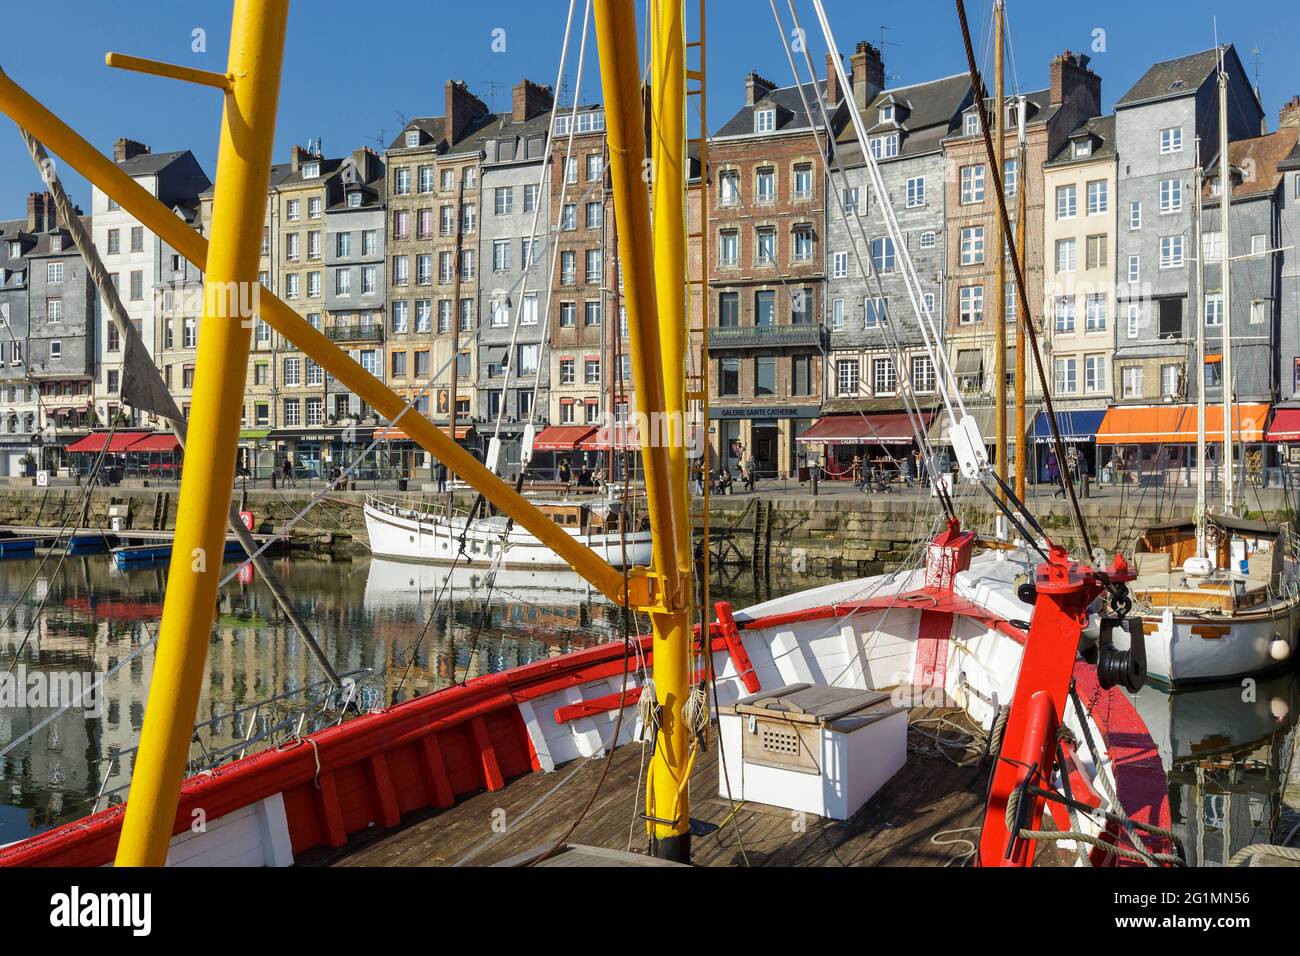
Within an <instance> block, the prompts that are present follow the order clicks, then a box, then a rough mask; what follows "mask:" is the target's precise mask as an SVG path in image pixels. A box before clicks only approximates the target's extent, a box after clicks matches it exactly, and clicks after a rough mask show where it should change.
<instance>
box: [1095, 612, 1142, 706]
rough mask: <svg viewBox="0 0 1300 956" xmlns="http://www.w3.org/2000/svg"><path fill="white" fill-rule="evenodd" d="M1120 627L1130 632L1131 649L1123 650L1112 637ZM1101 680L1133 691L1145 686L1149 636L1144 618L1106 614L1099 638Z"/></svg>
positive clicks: (1098, 650) (1098, 677)
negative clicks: (1108, 615)
mask: <svg viewBox="0 0 1300 956" xmlns="http://www.w3.org/2000/svg"><path fill="white" fill-rule="evenodd" d="M1116 627H1122V628H1125V629H1126V630H1127V631H1128V634H1129V649H1128V650H1126V651H1121V650H1120V649H1119V648H1117V647H1116V646H1115V644H1114V642H1113V640H1112V636H1111V635H1112V634H1113V633H1114V630H1115V628H1116ZM1096 654H1097V657H1096V660H1097V683H1098V684H1100V685H1101V686H1102V687H1103V688H1105V689H1107V690H1109V689H1110V688H1112V687H1123V688H1124V689H1125V690H1127V691H1128V692H1129V693H1131V694H1136V693H1137V692H1138V691H1139V690H1141V689H1142V685H1143V684H1144V683H1146V679H1147V654H1146V636H1145V634H1144V633H1143V631H1142V621H1141V619H1140V618H1130V619H1128V620H1125V619H1124V618H1117V617H1103V618H1102V619H1101V635H1100V637H1099V639H1098V641H1097V651H1096Z"/></svg>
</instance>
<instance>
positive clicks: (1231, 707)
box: [1137, 672, 1300, 866]
mask: <svg viewBox="0 0 1300 956" xmlns="http://www.w3.org/2000/svg"><path fill="white" fill-rule="evenodd" d="M1297 693H1298V691H1297V677H1296V675H1295V673H1294V672H1287V673H1284V674H1279V675H1275V676H1270V677H1263V678H1258V679H1254V680H1245V681H1239V682H1233V683H1228V684H1215V685H1211V686H1207V687H1200V688H1194V689H1191V690H1184V691H1180V692H1179V693H1176V694H1171V693H1168V692H1166V691H1163V690H1159V689H1157V688H1154V687H1145V688H1143V690H1142V692H1141V693H1140V694H1139V695H1138V700H1137V707H1138V712H1139V713H1140V714H1141V715H1142V719H1143V720H1144V721H1145V722H1146V725H1147V727H1148V728H1149V729H1150V731H1151V735H1152V737H1154V738H1155V740H1156V744H1157V745H1158V746H1159V748H1160V760H1161V763H1163V764H1164V768H1165V774H1166V776H1167V777H1168V779H1169V808H1170V812H1171V815H1172V817H1173V823H1174V830H1175V832H1177V833H1178V835H1179V836H1180V837H1181V838H1182V841H1183V845H1184V847H1185V848H1186V850H1187V857H1188V863H1189V864H1191V865H1193V866H1222V865H1223V864H1224V863H1226V862H1227V861H1228V860H1229V859H1231V858H1232V856H1233V854H1234V853H1236V852H1237V851H1238V850H1240V849H1241V848H1242V847H1245V846H1248V845H1249V844H1251V843H1269V842H1280V841H1281V839H1282V838H1284V837H1285V836H1286V835H1287V833H1288V832H1289V831H1290V830H1291V829H1292V827H1294V826H1295V824H1296V823H1300V814H1298V813H1297V808H1295V807H1290V808H1288V807H1286V806H1285V804H1284V801H1283V789H1284V788H1285V786H1286V781H1287V778H1288V776H1289V774H1290V772H1291V770H1292V766H1291V761H1292V756H1293V754H1294V752H1295V745H1296V738H1295V730H1296V708H1297Z"/></svg>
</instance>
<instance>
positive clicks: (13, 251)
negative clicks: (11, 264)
mask: <svg viewBox="0 0 1300 956" xmlns="http://www.w3.org/2000/svg"><path fill="white" fill-rule="evenodd" d="M22 254H23V244H22V243H21V242H19V241H18V240H16V239H15V240H14V241H13V242H11V243H9V258H10V259H17V258H18V257H19V256H21V255H22Z"/></svg>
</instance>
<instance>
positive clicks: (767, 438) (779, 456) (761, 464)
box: [709, 405, 821, 478]
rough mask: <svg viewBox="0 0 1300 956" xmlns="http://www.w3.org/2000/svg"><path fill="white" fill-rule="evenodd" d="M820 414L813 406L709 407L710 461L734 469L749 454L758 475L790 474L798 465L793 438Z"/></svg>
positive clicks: (796, 447) (781, 475)
mask: <svg viewBox="0 0 1300 956" xmlns="http://www.w3.org/2000/svg"><path fill="white" fill-rule="evenodd" d="M820 415H821V408H820V406H817V405H713V406H710V407H709V439H710V441H711V442H712V445H713V448H712V454H711V455H710V461H712V462H713V463H714V467H715V468H721V467H726V468H728V469H731V470H732V471H735V470H737V469H738V468H739V467H740V462H741V461H743V460H744V459H745V457H746V456H749V457H752V458H753V459H754V470H755V471H756V472H757V473H758V476H759V477H760V478H777V477H793V476H795V475H797V474H798V472H799V467H800V448H799V445H798V443H797V442H796V439H797V438H798V437H799V436H800V435H802V434H804V433H806V432H807V430H808V429H809V428H811V427H812V425H813V423H814V422H815V421H816V420H817V418H818V417H819V416H820Z"/></svg>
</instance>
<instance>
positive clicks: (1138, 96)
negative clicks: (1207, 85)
mask: <svg viewBox="0 0 1300 956" xmlns="http://www.w3.org/2000/svg"><path fill="white" fill-rule="evenodd" d="M1227 49H1228V51H1229V52H1231V53H1232V55H1233V56H1235V55H1236V53H1235V52H1233V51H1232V45H1231V44H1228V45H1227ZM1218 64H1219V48H1218V47H1212V48H1211V49H1209V50H1202V51H1201V52H1200V53H1191V54H1188V55H1187V56H1180V57H1175V58H1174V59H1172V60H1165V61H1163V62H1161V63H1156V64H1153V65H1152V66H1151V67H1150V69H1148V70H1147V71H1146V73H1144V74H1142V78H1141V79H1139V80H1138V81H1137V82H1136V83H1134V84H1133V86H1132V87H1130V88H1129V91H1128V92H1127V93H1125V94H1124V95H1123V96H1121V97H1120V98H1119V100H1118V101H1117V102H1116V103H1115V108H1116V109H1121V108H1123V107H1125V106H1133V105H1135V104H1137V103H1149V102H1153V101H1155V100H1164V99H1176V98H1178V97H1181V96H1190V95H1191V94H1192V93H1195V92H1196V91H1197V90H1198V89H1200V87H1201V85H1202V84H1203V83H1204V82H1205V81H1206V80H1207V79H1208V78H1209V77H1210V76H1211V75H1212V74H1213V73H1214V72H1215V70H1216V69H1217V68H1218Z"/></svg>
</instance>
